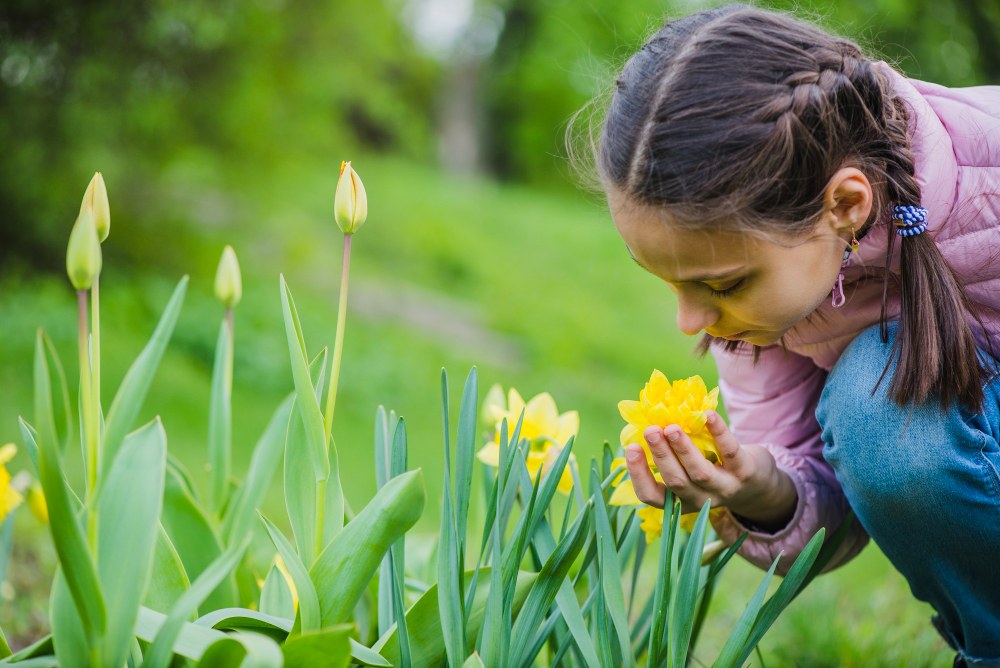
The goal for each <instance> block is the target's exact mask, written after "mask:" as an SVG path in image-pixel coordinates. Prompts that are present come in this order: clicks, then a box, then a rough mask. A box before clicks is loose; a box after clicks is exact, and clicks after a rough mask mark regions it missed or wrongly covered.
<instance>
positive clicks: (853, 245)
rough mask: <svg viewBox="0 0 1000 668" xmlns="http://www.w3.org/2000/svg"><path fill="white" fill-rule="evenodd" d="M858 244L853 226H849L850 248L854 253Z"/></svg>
mask: <svg viewBox="0 0 1000 668" xmlns="http://www.w3.org/2000/svg"><path fill="white" fill-rule="evenodd" d="M859 245H860V244H859V243H858V237H857V235H856V234H854V228H853V227H852V228H851V250H852V251H854V252H855V253H857V252H858V246H859Z"/></svg>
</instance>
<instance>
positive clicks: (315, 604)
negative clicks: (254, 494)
mask: <svg viewBox="0 0 1000 668" xmlns="http://www.w3.org/2000/svg"><path fill="white" fill-rule="evenodd" d="M257 516H258V517H260V521H261V522H262V523H263V524H264V528H265V529H267V533H268V535H269V536H270V537H271V542H272V543H274V547H275V549H277V550H278V554H280V555H281V558H282V560H283V561H284V562H285V568H287V569H288V574H289V575H291V576H292V582H294V583H295V591H296V593H298V595H299V618H300V619H301V622H302V631H303V632H304V633H308V632H310V631H316V630H318V629H319V628H320V626H321V625H322V623H321V619H322V618H321V615H320V606H319V598H318V597H317V594H316V587H315V586H313V582H312V580H311V579H310V578H309V572H308V571H307V570H306V567H305V566H304V565H303V564H302V560H301V559H299V555H298V554H296V553H295V549H294V548H293V547H292V545H291V543H289V542H288V539H287V538H285V536H284V534H282V533H281V531H279V530H278V527H276V526H274V524H272V523H271V521H270V520H268V519H267V518H266V517H264V516H263V515H261V513H260V511H259V510H258V511H257ZM366 584H367V583H366Z"/></svg>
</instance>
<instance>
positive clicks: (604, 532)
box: [590, 467, 635, 668]
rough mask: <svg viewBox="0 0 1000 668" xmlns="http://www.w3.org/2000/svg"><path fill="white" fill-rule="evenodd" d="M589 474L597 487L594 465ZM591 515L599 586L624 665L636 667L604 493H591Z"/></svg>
mask: <svg viewBox="0 0 1000 668" xmlns="http://www.w3.org/2000/svg"><path fill="white" fill-rule="evenodd" d="M609 468H610V467H609ZM590 477H591V481H590V482H591V485H592V486H593V489H599V488H600V485H601V481H600V478H599V477H598V475H597V469H596V467H595V468H592V469H591V472H590ZM594 516H595V517H596V519H597V522H596V523H597V536H598V538H599V543H600V544H599V545H598V554H600V555H601V560H600V568H599V572H600V578H601V586H602V588H603V590H604V594H603V597H604V602H605V604H606V605H607V610H608V613H609V614H610V616H611V623H612V624H613V625H614V629H615V632H616V633H617V635H618V645H619V647H620V648H621V652H622V659H623V661H624V665H625V666H626V667H627V668H635V655H634V654H633V653H632V645H631V636H630V635H629V628H628V617H627V615H626V612H625V599H624V597H623V592H622V575H621V571H620V570H619V568H618V554H617V553H616V552H615V537H614V534H613V533H612V532H611V523H610V521H609V520H608V509H607V506H605V505H604V497H603V495H601V494H594Z"/></svg>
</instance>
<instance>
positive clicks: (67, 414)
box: [36, 330, 73, 470]
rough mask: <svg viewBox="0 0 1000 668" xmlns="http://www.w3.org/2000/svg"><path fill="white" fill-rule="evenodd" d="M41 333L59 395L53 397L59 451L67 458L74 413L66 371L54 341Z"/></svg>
mask: <svg viewBox="0 0 1000 668" xmlns="http://www.w3.org/2000/svg"><path fill="white" fill-rule="evenodd" d="M40 331H41V333H42V342H43V343H44V344H45V353H46V355H47V358H48V364H49V372H50V373H51V374H52V378H51V382H52V385H54V386H55V390H57V391H58V395H57V396H54V397H53V400H54V401H53V415H54V418H55V423H56V424H55V427H56V438H57V439H58V441H59V451H60V453H61V454H62V455H63V456H65V455H66V449H67V448H68V447H69V442H70V440H71V439H72V438H73V428H72V425H71V422H72V421H73V412H72V410H71V409H70V406H71V404H70V401H69V385H68V384H67V383H66V371H65V370H64V369H63V364H62V360H61V359H59V353H58V352H57V351H56V347H55V345H54V344H53V343H52V339H50V338H49V335H48V334H46V333H45V330H40ZM36 470H37V467H36Z"/></svg>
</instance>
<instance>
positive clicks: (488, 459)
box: [476, 441, 500, 469]
mask: <svg viewBox="0 0 1000 668" xmlns="http://www.w3.org/2000/svg"><path fill="white" fill-rule="evenodd" d="M476 459H478V460H479V461H481V462H482V463H484V464H486V465H487V466H492V467H493V468H495V469H496V468H500V446H499V445H497V444H496V443H494V442H493V441H490V442H489V443H487V444H486V445H485V446H483V448H482V449H481V450H480V451H479V452H477V453H476Z"/></svg>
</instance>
